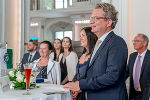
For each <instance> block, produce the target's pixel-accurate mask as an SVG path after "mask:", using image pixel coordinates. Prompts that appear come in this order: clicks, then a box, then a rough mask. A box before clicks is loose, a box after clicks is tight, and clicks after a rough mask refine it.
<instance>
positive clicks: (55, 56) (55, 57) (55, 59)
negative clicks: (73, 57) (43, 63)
mask: <svg viewBox="0 0 150 100" xmlns="http://www.w3.org/2000/svg"><path fill="white" fill-rule="evenodd" d="M55 40H58V41H59V42H60V43H61V48H60V54H61V53H62V52H63V49H62V41H61V40H60V39H55ZM55 40H54V42H55ZM53 52H54V59H53V60H54V61H58V60H59V55H60V54H59V55H58V59H57V54H56V49H55V48H54V49H53Z"/></svg>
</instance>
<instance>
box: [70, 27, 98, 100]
mask: <svg viewBox="0 0 150 100" xmlns="http://www.w3.org/2000/svg"><path fill="white" fill-rule="evenodd" d="M97 39H98V38H97V36H96V35H95V34H94V33H93V32H91V27H85V28H83V29H81V32H80V41H81V46H82V47H84V51H83V54H82V56H81V57H80V59H79V62H78V64H77V67H76V74H75V76H74V78H73V81H77V80H80V79H82V78H84V76H85V74H86V69H87V66H88V64H89V62H90V55H91V51H92V49H93V47H94V46H95V43H96V41H97ZM72 96H73V99H74V100H85V93H84V91H77V92H72Z"/></svg>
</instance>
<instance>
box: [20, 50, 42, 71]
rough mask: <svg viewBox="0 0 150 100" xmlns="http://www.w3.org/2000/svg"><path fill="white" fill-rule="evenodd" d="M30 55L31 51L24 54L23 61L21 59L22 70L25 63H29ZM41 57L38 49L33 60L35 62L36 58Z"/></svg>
mask: <svg viewBox="0 0 150 100" xmlns="http://www.w3.org/2000/svg"><path fill="white" fill-rule="evenodd" d="M29 55H30V53H25V54H24V56H23V58H22V61H21V70H20V71H21V72H22V71H24V68H23V64H26V63H28V58H29ZM39 58H40V54H39V52H37V51H36V53H35V55H34V57H33V59H32V60H31V62H33V61H34V60H37V59H39Z"/></svg>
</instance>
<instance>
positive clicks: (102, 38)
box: [98, 30, 112, 42]
mask: <svg viewBox="0 0 150 100" xmlns="http://www.w3.org/2000/svg"><path fill="white" fill-rule="evenodd" d="M110 32H112V30H110V31H109V32H107V33H105V34H104V35H102V36H101V37H100V38H99V39H98V40H101V41H102V42H103V41H104V40H105V38H106V37H107V35H108V34H109V33H110Z"/></svg>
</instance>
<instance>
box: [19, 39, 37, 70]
mask: <svg viewBox="0 0 150 100" xmlns="http://www.w3.org/2000/svg"><path fill="white" fill-rule="evenodd" d="M37 47H38V43H37V42H36V41H34V40H30V41H29V42H28V44H27V51H28V53H25V54H24V56H23V58H22V61H21V71H24V68H23V64H26V63H31V62H33V61H34V60H37V59H39V58H40V54H39V52H37V51H36V49H37Z"/></svg>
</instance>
